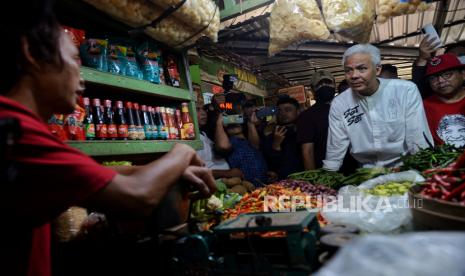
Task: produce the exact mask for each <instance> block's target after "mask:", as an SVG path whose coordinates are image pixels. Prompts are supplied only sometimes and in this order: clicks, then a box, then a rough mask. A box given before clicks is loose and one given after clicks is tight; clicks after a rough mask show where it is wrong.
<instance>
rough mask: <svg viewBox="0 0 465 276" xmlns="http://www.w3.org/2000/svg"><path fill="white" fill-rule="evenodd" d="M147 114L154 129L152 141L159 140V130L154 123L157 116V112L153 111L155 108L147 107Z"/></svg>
mask: <svg viewBox="0 0 465 276" xmlns="http://www.w3.org/2000/svg"><path fill="white" fill-rule="evenodd" d="M147 109H148V110H147V113H148V116H149V124H150V126H151V128H152V137H150V138H151V139H153V140H155V139H158V129H157V126H156V125H155V121H154V115H155V111H154V109H153V107H151V106H148V107H147Z"/></svg>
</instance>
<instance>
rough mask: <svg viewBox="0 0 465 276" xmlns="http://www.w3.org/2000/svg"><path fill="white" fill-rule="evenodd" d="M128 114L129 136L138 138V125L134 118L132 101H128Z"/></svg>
mask: <svg viewBox="0 0 465 276" xmlns="http://www.w3.org/2000/svg"><path fill="white" fill-rule="evenodd" d="M126 114H127V116H126V117H127V119H128V138H129V139H131V140H137V137H138V135H137V127H136V123H135V120H134V110H133V109H132V103H131V102H126Z"/></svg>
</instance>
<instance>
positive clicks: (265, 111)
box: [256, 106, 277, 119]
mask: <svg viewBox="0 0 465 276" xmlns="http://www.w3.org/2000/svg"><path fill="white" fill-rule="evenodd" d="M276 111H277V109H276V106H268V107H264V108H262V109H260V110H258V111H257V113H256V114H257V118H259V119H262V118H265V117H268V116H272V115H274V114H275V113H276Z"/></svg>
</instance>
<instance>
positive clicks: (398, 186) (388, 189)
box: [364, 181, 412, 196]
mask: <svg viewBox="0 0 465 276" xmlns="http://www.w3.org/2000/svg"><path fill="white" fill-rule="evenodd" d="M411 186H412V182H409V181H404V182H388V183H384V184H380V185H377V186H375V187H373V188H372V189H365V190H364V192H365V193H367V194H371V195H375V196H394V195H403V194H405V193H406V192H407V191H408V189H409V188H410V187H411Z"/></svg>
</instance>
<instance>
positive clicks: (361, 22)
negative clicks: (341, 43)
mask: <svg viewBox="0 0 465 276" xmlns="http://www.w3.org/2000/svg"><path fill="white" fill-rule="evenodd" d="M321 2H322V6H323V16H324V18H325V21H326V25H327V26H328V28H329V29H330V30H331V31H334V32H336V33H338V34H339V35H341V36H343V37H345V38H348V39H351V40H353V41H356V42H359V43H367V42H368V41H369V40H370V35H371V29H372V27H373V22H374V20H375V11H374V5H373V2H372V0H322V1H321Z"/></svg>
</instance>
